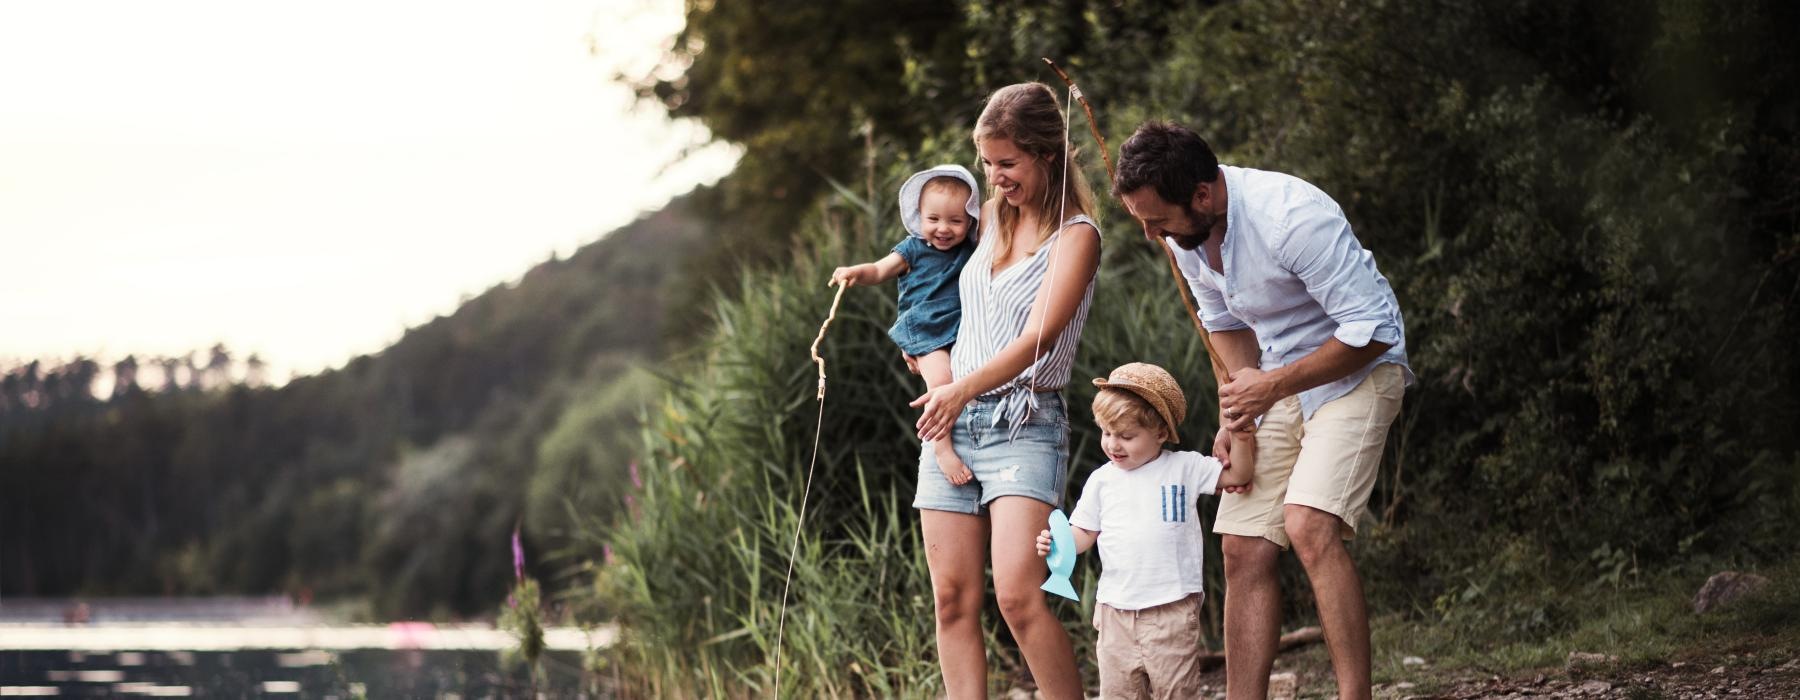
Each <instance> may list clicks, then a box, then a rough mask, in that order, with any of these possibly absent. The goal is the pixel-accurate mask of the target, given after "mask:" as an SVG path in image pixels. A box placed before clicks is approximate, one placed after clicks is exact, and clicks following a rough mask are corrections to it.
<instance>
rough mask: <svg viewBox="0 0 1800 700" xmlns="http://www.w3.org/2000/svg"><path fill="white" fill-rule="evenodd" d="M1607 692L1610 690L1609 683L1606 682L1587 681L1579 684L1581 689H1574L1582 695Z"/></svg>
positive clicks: (1610, 685)
mask: <svg viewBox="0 0 1800 700" xmlns="http://www.w3.org/2000/svg"><path fill="white" fill-rule="evenodd" d="M1608 690H1612V684H1611V683H1608V682H1606V681H1588V682H1586V683H1583V684H1581V687H1579V688H1576V689H1575V692H1578V693H1581V694H1582V695H1599V694H1601V693H1604V692H1606V691H1608Z"/></svg>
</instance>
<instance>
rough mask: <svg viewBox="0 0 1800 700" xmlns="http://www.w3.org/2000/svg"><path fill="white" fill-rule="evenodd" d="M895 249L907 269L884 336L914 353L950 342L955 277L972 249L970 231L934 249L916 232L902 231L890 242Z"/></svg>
mask: <svg viewBox="0 0 1800 700" xmlns="http://www.w3.org/2000/svg"><path fill="white" fill-rule="evenodd" d="M894 252H895V253H896V254H898V255H899V256H900V257H901V258H902V259H904V260H906V267H907V268H908V269H907V272H906V274H904V275H901V276H900V280H899V287H900V299H899V306H900V313H899V314H898V316H897V317H896V318H895V319H894V326H893V327H892V328H889V329H888V337H889V338H892V339H893V340H894V344H895V345H899V346H900V350H901V352H904V353H906V354H908V355H911V356H913V357H922V356H924V355H927V354H929V353H931V352H932V351H934V350H939V349H942V348H946V347H949V346H950V345H952V344H954V343H955V342H956V329H957V327H958V326H959V325H961V324H962V299H961V297H960V294H959V292H958V291H957V279H958V278H959V277H961V276H962V269H963V266H964V265H966V264H968V262H969V256H970V255H973V254H974V252H975V243H974V237H972V236H971V237H969V238H966V239H964V240H963V242H962V243H960V244H958V245H957V246H956V247H955V248H951V249H949V250H938V249H936V248H933V247H931V244H930V243H926V242H925V241H924V240H923V239H921V238H919V237H917V236H907V237H906V239H905V240H902V241H900V244H899V245H896V246H894Z"/></svg>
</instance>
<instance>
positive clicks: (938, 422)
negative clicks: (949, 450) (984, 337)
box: [912, 224, 1100, 440]
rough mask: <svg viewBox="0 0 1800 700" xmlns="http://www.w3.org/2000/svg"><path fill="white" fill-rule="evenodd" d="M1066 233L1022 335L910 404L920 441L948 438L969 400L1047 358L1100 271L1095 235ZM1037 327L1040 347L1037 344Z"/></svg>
mask: <svg viewBox="0 0 1800 700" xmlns="http://www.w3.org/2000/svg"><path fill="white" fill-rule="evenodd" d="M1066 232H1068V233H1072V234H1078V235H1068V236H1058V237H1057V240H1056V245H1055V249H1054V250H1053V251H1050V252H1051V253H1052V254H1054V255H1055V259H1054V260H1053V261H1052V265H1051V266H1050V270H1049V271H1048V272H1047V273H1046V274H1045V275H1044V282H1043V285H1042V286H1041V287H1039V289H1038V295H1037V298H1036V299H1035V300H1033V301H1032V304H1031V315H1029V316H1027V317H1026V319H1025V330H1024V332H1022V333H1020V334H1019V337H1017V338H1014V339H1013V340H1012V342H1010V343H1007V344H1006V347H1004V348H1001V349H1000V352H998V353H996V354H995V355H994V357H993V358H992V359H990V360H988V361H987V363H986V364H983V365H982V366H981V367H979V368H977V369H976V370H975V371H974V372H970V373H969V374H968V375H967V376H965V377H963V378H962V379H958V380H956V381H954V382H951V383H949V384H945V385H944V386H941V387H938V388H936V389H933V390H931V391H928V392H926V393H925V395H923V396H920V397H919V398H917V399H915V400H914V401H913V402H912V405H913V406H915V407H919V406H923V407H924V411H923V412H922V414H921V415H920V416H919V422H918V429H919V438H920V439H921V440H937V439H940V438H944V437H947V436H949V434H950V426H951V425H952V424H954V423H955V422H956V416H957V414H959V413H961V412H962V409H963V406H964V405H966V404H968V403H969V401H970V400H972V399H974V398H975V397H977V396H980V395H981V394H983V393H985V392H987V391H990V390H992V389H994V388H995V387H998V386H1000V385H1002V384H1005V383H1007V382H1009V381H1012V379H1013V378H1014V377H1017V376H1019V374H1020V373H1021V372H1024V371H1025V368H1027V367H1030V366H1031V363H1033V362H1035V361H1036V360H1037V358H1038V357H1042V356H1044V355H1048V354H1050V351H1051V350H1052V349H1053V348H1055V347H1056V339H1057V338H1058V337H1059V336H1061V335H1062V332H1063V329H1064V328H1067V327H1068V325H1069V322H1070V321H1072V320H1074V318H1075V311H1076V310H1077V309H1078V308H1080V307H1081V298H1082V296H1083V295H1085V294H1086V293H1087V288H1088V283H1089V282H1091V281H1092V280H1093V279H1094V274H1095V273H1096V272H1098V271H1099V269H1100V232H1099V231H1097V230H1095V229H1094V227H1092V226H1089V225H1087V224H1075V225H1074V226H1070V227H1069V228H1068V229H1067V230H1066ZM1090 234H1091V235H1090ZM1021 264H1023V263H1021ZM1053 280H1054V283H1053ZM1040 323H1041V324H1042V333H1041V338H1042V342H1040V341H1039V338H1040V332H1039V324H1040ZM1034 351H1035V354H1034Z"/></svg>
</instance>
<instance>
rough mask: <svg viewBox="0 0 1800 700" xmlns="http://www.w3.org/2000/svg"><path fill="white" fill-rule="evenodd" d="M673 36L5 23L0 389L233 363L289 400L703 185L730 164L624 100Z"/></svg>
mask: <svg viewBox="0 0 1800 700" xmlns="http://www.w3.org/2000/svg"><path fill="white" fill-rule="evenodd" d="M681 13H682V8H681V2H680V1H679V0H587V1H576V0H535V1H532V2H517V1H512V2H502V1H500V0H469V1H460V0H449V1H444V0H438V1H426V0H379V1H369V0H359V1H356V2H348V1H341V0H322V1H321V0H315V1H312V2H245V1H244V0H163V1H161V2H153V3H148V2H135V1H127V0H106V1H93V2H7V3H3V4H0V270H3V272H0V363H7V364H10V361H16V360H18V359H21V358H44V359H47V360H48V359H67V358H69V357H71V356H73V355H75V354H76V353H84V354H87V355H90V356H96V355H97V356H99V357H100V358H101V359H102V361H103V362H109V361H111V360H115V359H118V358H120V357H123V356H124V355H126V354H128V353H134V352H135V353H139V354H140V355H142V354H152V355H154V354H180V353H185V352H187V351H189V350H195V349H200V350H203V349H204V348H206V347H210V346H211V345H212V344H213V343H214V342H220V341H223V342H224V343H226V344H227V345H228V346H230V347H231V349H232V350H233V353H234V354H235V355H236V356H237V357H238V358H240V359H241V358H243V357H245V356H247V355H248V354H250V353H251V352H256V353H260V354H261V355H262V356H263V358H264V359H266V360H268V361H269V362H270V363H271V367H272V369H273V371H272V372H271V377H273V378H276V379H277V380H283V379H285V378H286V377H287V376H288V375H289V373H290V372H301V373H310V372H314V371H318V370H320V369H323V368H325V367H330V366H335V365H339V364H341V363H343V362H344V361H346V360H348V359H349V358H350V357H352V356H354V355H357V354H360V353H366V352H372V351H376V350H379V349H381V348H382V347H384V346H386V345H387V344H389V343H391V342H393V341H394V340H395V339H397V338H398V337H399V336H400V334H401V332H402V331H403V330H404V329H405V328H406V327H407V326H409V325H416V324H418V323H421V322H424V321H426V320H429V319H431V318H432V317H434V316H436V315H438V314H442V313H448V312H450V311H452V310H453V309H455V308H456V306H457V304H458V303H459V302H460V301H461V300H462V299H464V298H466V297H468V296H472V295H474V294H478V293H480V292H481V291H482V290H485V289H487V288H489V287H491V286H493V285H494V284H497V283H500V282H504V281H508V280H512V279H516V278H518V277H519V276H520V275H522V274H523V273H524V272H525V270H526V269H527V268H529V267H530V266H531V265H532V264H534V263H536V262H539V261H542V260H544V259H546V258H548V257H549V256H550V255H551V254H552V252H556V253H560V254H564V255H566V254H568V253H569V252H571V251H573V250H575V249H576V248H577V247H579V246H580V245H582V244H584V243H587V242H589V241H592V240H595V239H596V238H598V237H599V236H600V235H601V234H602V233H604V232H606V231H608V230H610V229H612V228H614V227H617V226H619V225H621V224H623V223H626V222H628V221H630V220H631V219H632V218H634V217H635V216H636V215H638V214H639V213H641V212H644V211H646V210H649V209H654V208H655V207H657V206H659V205H661V204H662V203H663V202H665V201H667V199H668V198H669V197H670V196H672V195H674V194H678V193H680V192H684V191H686V190H688V189H690V188H692V187H693V186H694V184H696V183H698V182H711V181H714V180H716V179H717V178H718V177H719V176H721V175H723V174H724V173H725V172H726V171H728V170H729V169H730V168H731V166H732V165H733V164H734V163H735V162H736V158H737V155H736V152H735V151H734V150H732V149H730V148H728V147H725V146H721V145H713V146H704V147H701V146H702V145H703V144H704V143H705V141H706V135H705V132H704V130H703V129H701V128H699V127H698V126H695V125H691V124H676V123H671V122H669V121H668V120H667V119H666V118H665V117H663V116H662V115H661V114H660V111H659V110H658V109H656V108H654V107H650V106H640V105H635V104H634V100H633V97H632V95H631V92H630V91H629V89H627V88H625V87H624V86H622V85H618V84H615V83H613V82H612V81H611V76H613V75H614V74H616V73H617V72H618V71H620V70H621V69H623V70H627V71H629V72H632V73H634V74H641V73H643V72H645V71H647V70H649V69H650V67H652V66H654V65H655V62H656V59H657V57H658V56H660V55H661V51H662V50H663V46H664V45H665V44H666V43H667V42H668V41H669V40H670V37H672V35H673V34H674V33H675V32H676V31H678V30H679V29H680V27H681ZM590 45H591V46H593V47H594V50H593V51H591V52H590Z"/></svg>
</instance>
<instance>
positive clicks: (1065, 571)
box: [1042, 509, 1081, 602]
mask: <svg viewBox="0 0 1800 700" xmlns="http://www.w3.org/2000/svg"><path fill="white" fill-rule="evenodd" d="M1044 563H1045V564H1048V565H1050V579H1049V580H1047V581H1044V585H1043V586H1042V588H1043V589H1044V590H1046V591H1049V592H1051V593H1055V594H1057V595H1059V596H1062V597H1064V598H1068V599H1069V600H1073V601H1077V602H1079V601H1080V600H1081V594H1080V593H1076V592H1075V586H1074V585H1071V584H1070V583H1069V575H1070V574H1073V573H1075V530H1074V529H1073V528H1071V527H1069V517H1068V516H1066V515H1063V512H1062V510H1061V509H1057V510H1053V511H1050V554H1049V556H1046V557H1044Z"/></svg>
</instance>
